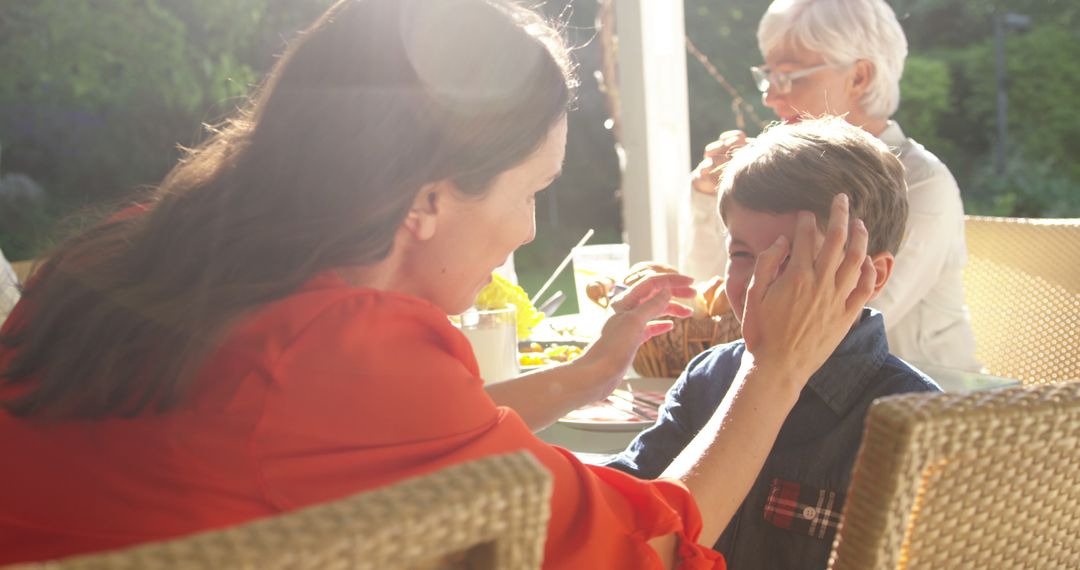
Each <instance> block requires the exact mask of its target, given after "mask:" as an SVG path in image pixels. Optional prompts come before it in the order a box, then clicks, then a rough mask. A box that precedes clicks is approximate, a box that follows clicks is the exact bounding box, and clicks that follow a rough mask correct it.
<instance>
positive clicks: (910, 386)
mask: <svg viewBox="0 0 1080 570" xmlns="http://www.w3.org/2000/svg"><path fill="white" fill-rule="evenodd" d="M880 379H881V381H880V382H879V383H878V391H879V395H881V396H885V395H889V394H904V393H909V392H942V391H943V390H942V389H941V386H938V384H937V382H934V380H933V379H932V378H930V377H929V376H927V375H926V374H924V373H923V372H922V371H921V370H919V369H917V368H915V367H914V366H912V365H910V364H908V363H907V362H904V361H903V360H901V359H900V357H898V356H896V355H895V354H892V353H889V355H888V356H887V357H886V358H885V362H884V363H882V365H881V372H880Z"/></svg>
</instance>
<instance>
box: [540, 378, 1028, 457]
mask: <svg viewBox="0 0 1080 570" xmlns="http://www.w3.org/2000/svg"><path fill="white" fill-rule="evenodd" d="M913 366H915V367H916V368H918V369H919V370H921V371H922V372H923V373H924V374H926V375H927V376H929V377H930V378H932V379H933V380H934V381H935V382H936V383H937V384H938V385H939V386H941V389H942V390H944V391H945V392H972V391H979V390H995V389H999V388H1005V387H1009V386H1017V385H1020V384H1021V382H1020V381H1019V380H1016V379H1013V378H1005V377H1001V376H994V375H992V374H987V373H985V372H974V371H970V370H957V369H952V368H946V367H941V366H933V365H925V364H923V365H920V364H914V365H913ZM674 383H675V378H643V377H640V376H638V375H637V374H636V373H634V372H633V371H630V372H629V373H628V375H627V377H626V379H625V380H624V382H623V384H622V385H620V387H619V388H618V390H617V391H616V394H614V395H613V396H612V397H609V398H608V399H607V400H605V401H602V402H600V403H598V404H594V405H591V406H588V407H586V409H583V410H576V411H575V412H572V413H571V414H568V415H567V416H565V417H563V418H560V419H559V420H557V421H556V422H555V423H554V424H552V425H551V426H548V427H547V428H545V429H543V430H541V431H539V432H537V434H536V435H537V436H538V437H539V438H540V439H542V440H544V441H546V442H547V443H550V444H552V445H557V446H559V447H563V448H566V449H568V450H570V451H571V452H573V453H574V454H575V455H577V456H578V458H579V459H581V460H582V461H583V462H585V463H593V464H595V463H600V462H602V461H603V460H604V459H605V458H606V457H607V456H609V455H611V454H615V453H619V452H620V451H622V450H623V449H626V447H627V446H628V445H629V444H630V442H631V441H633V439H634V438H635V437H636V436H637V434H639V433H641V432H642V431H643V430H645V429H646V428H648V427H649V426H651V425H653V423H654V422H655V418H656V412H657V408H658V407H659V406H660V404H661V403H662V401H663V394H664V393H665V392H666V391H667V390H668V389H669V388H671V386H672V385H673V384H674ZM628 394H629V395H631V396H635V395H640V396H639V397H631V398H628V397H627V395H628ZM628 402H629V406H628V405H627V403H628ZM606 407H608V408H609V407H614V408H619V409H623V410H624V411H627V412H628V413H626V414H623V415H618V416H617V417H614V418H608V417H603V414H599V415H596V416H593V415H590V413H589V412H590V411H594V410H596V409H598V408H606ZM582 412H584V413H582Z"/></svg>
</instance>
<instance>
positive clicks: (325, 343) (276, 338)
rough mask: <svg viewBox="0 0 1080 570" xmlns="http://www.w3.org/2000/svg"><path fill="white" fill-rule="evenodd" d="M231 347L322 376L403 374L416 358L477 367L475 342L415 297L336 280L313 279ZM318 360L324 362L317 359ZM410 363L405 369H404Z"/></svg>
mask: <svg viewBox="0 0 1080 570" xmlns="http://www.w3.org/2000/svg"><path fill="white" fill-rule="evenodd" d="M227 342H228V344H229V347H230V348H231V349H233V350H234V351H236V350H239V351H242V352H247V353H249V354H251V353H252V352H254V353H256V354H257V355H258V358H259V360H261V361H262V362H263V365H264V366H268V367H270V368H278V367H279V364H282V365H283V364H287V363H288V362H290V361H294V360H309V359H311V358H315V359H316V360H318V361H319V363H320V368H326V367H334V368H337V367H343V368H348V367H354V366H355V365H356V364H357V363H364V364H365V368H367V369H368V370H372V369H378V368H382V367H383V366H382V365H383V364H385V365H386V366H393V367H396V369H400V367H401V366H403V365H404V364H407V363H408V362H410V361H413V359H410V358H406V357H405V356H406V355H408V354H421V353H427V354H428V356H429V357H433V356H432V355H433V354H434V353H437V354H439V355H441V356H443V357H449V358H450V359H452V360H458V361H465V362H467V361H468V360H469V357H470V356H471V352H469V346H468V341H467V340H466V339H465V338H464V336H462V335H461V334H460V332H458V331H457V330H456V329H455V328H454V327H453V325H451V324H450V322H449V319H447V316H446V315H445V314H444V313H443V312H442V311H441V310H440V309H439V308H438V307H436V306H435V305H433V304H431V303H429V302H427V301H425V300H423V299H418V298H415V297H411V296H408V295H404V294H401V293H395V292H392V291H381V290H377V289H370V288H360V287H353V286H350V285H348V284H346V283H345V281H344V280H342V279H341V278H340V277H339V276H337V275H336V274H334V273H332V272H328V273H323V274H320V275H318V276H316V277H314V278H312V279H311V280H310V281H308V283H306V284H305V285H304V286H302V287H301V288H300V289H299V290H297V291H296V292H294V293H292V294H290V295H288V296H287V297H285V298H282V299H279V300H277V301H274V302H272V303H270V304H268V305H266V306H264V307H263V308H261V309H259V310H258V311H256V312H255V313H254V314H252V315H251V316H250V317H249V318H247V319H245V320H244V322H242V323H240V324H239V325H238V326H237V327H236V328H235V329H234V330H233V332H232V334H230V335H229V339H228V341H227ZM312 355H317V356H316V357H313V356H312ZM402 361H404V362H402Z"/></svg>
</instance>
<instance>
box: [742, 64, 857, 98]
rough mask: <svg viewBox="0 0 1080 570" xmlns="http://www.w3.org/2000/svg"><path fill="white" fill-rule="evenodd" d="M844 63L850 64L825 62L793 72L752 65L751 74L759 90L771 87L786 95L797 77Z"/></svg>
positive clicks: (766, 90)
mask: <svg viewBox="0 0 1080 570" xmlns="http://www.w3.org/2000/svg"><path fill="white" fill-rule="evenodd" d="M844 65H848V64H846V63H823V64H821V65H815V66H814V67H807V68H806V69H800V70H798V71H791V72H784V71H773V70H771V69H769V68H768V67H766V66H761V67H751V68H750V74H751V75H753V76H754V85H755V86H756V87H757V88H758V91H761V92H762V93H767V92H768V91H769V89H770V88H771V89H775V90H776V93H777V94H778V95H784V94H787V93H790V92H791V84H792V83H793V82H794V81H795V80H796V79H801V78H803V77H806V76H807V75H813V74H815V73H817V72H819V71H821V70H823V69H827V68H830V67H841V66H844Z"/></svg>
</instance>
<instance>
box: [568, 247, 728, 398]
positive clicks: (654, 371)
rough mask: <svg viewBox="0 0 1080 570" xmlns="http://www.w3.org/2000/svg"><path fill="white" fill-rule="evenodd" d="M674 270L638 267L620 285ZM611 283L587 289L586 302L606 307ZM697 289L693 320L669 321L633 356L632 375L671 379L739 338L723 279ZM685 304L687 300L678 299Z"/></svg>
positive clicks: (701, 284)
mask: <svg viewBox="0 0 1080 570" xmlns="http://www.w3.org/2000/svg"><path fill="white" fill-rule="evenodd" d="M676 272H677V271H676V270H675V269H674V268H673V267H669V266H666V265H662V264H656V263H646V264H638V265H635V266H634V267H633V268H631V272H630V274H629V275H627V276H626V277H625V278H624V279H623V280H622V283H623V284H624V285H628V286H629V285H633V284H634V283H636V282H638V281H640V280H641V279H644V278H645V277H647V276H649V275H651V274H653V273H676ZM613 286H614V283H611V282H610V281H609V282H603V281H598V282H595V283H592V284H590V285H589V289H588V290H587V292H588V295H589V298H590V299H591V300H592V301H593V302H594V303H596V304H598V305H600V306H602V307H605V308H606V307H607V305H608V298H609V295H610V291H611V290H612V288H613ZM694 287H695V289H698V291H699V294H698V297H697V299H694V300H693V308H694V316H692V317H688V318H684V319H676V318H673V319H672V321H673V322H674V324H675V327H674V328H673V329H672V330H670V331H668V332H666V333H664V334H661V335H658V336H655V337H653V338H651V339H649V340H648V341H646V342H645V343H644V344H642V345H641V347H640V348H639V349H638V351H637V354H636V355H635V356H634V362H633V367H634V371H636V372H637V373H638V374H640V375H642V376H646V377H660V378H674V377H676V376H678V375H679V374H681V373H682V371H683V370H684V369H685V368H686V365H687V364H688V363H689V362H690V360H691V359H693V358H694V357H695V356H697V355H698V354H701V352H703V351H704V350H705V349H707V348H709V347H711V346H715V345H717V344H724V343H728V342H732V341H735V340H738V339H740V338H742V326H741V325H740V324H739V321H738V319H736V318H735V313H734V311H732V309H731V304H730V303H729V302H728V300H727V294H726V293H725V292H724V287H723V279H721V278H720V277H714V278H712V279H710V280H709V281H707V282H704V283H700V284H697V285H695V286H694ZM680 301H683V302H686V301H688V300H685V299H680Z"/></svg>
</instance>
